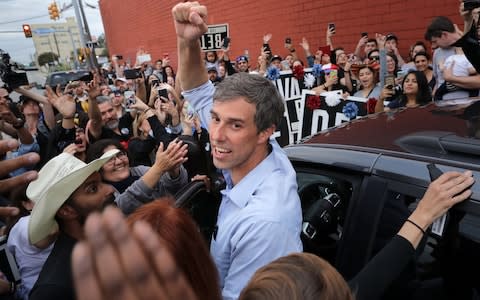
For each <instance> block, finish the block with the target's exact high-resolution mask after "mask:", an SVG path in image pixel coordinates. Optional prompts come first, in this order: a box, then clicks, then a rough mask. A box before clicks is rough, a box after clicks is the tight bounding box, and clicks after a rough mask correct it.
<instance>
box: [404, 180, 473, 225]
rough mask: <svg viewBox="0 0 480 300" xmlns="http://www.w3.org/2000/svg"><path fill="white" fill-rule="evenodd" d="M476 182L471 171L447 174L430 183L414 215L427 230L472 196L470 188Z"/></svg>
mask: <svg viewBox="0 0 480 300" xmlns="http://www.w3.org/2000/svg"><path fill="white" fill-rule="evenodd" d="M474 182H475V180H474V179H473V177H472V172H471V171H466V172H464V173H460V172H446V173H444V174H442V175H441V176H440V177H438V178H437V179H436V180H435V181H433V182H432V183H430V185H429V187H428V189H427V191H426V192H425V195H424V196H423V198H422V200H421V201H420V202H419V203H418V206H417V208H416V209H415V211H414V212H413V213H412V217H414V218H415V220H417V222H418V223H419V225H420V226H422V228H427V227H428V226H430V224H431V223H432V222H433V221H435V220H436V219H437V218H438V217H440V216H442V215H443V214H444V213H446V212H447V211H448V210H449V209H450V208H451V207H452V206H453V205H455V204H457V203H459V202H462V201H464V200H465V199H467V198H468V197H470V195H471V194H472V191H471V190H470V189H469V187H470V186H471V185H472V184H473V183H474Z"/></svg>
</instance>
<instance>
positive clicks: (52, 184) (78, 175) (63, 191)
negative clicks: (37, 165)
mask: <svg viewBox="0 0 480 300" xmlns="http://www.w3.org/2000/svg"><path fill="white" fill-rule="evenodd" d="M118 152H119V150H118V149H112V150H110V151H107V152H105V153H104V154H103V155H102V156H101V157H100V158H98V159H96V160H94V161H92V162H90V163H89V164H86V163H85V162H83V161H81V160H80V159H78V158H76V157H75V156H73V155H72V154H69V153H62V154H59V155H57V156H55V157H54V158H52V159H51V160H50V161H48V162H47V163H46V164H45V165H44V166H43V168H42V169H41V170H40V171H39V172H38V178H37V179H36V180H35V181H32V182H31V183H30V184H29V185H28V187H27V197H28V198H29V199H30V200H32V201H33V202H35V205H34V207H33V210H32V213H31V215H30V220H29V223H28V238H29V240H30V243H31V244H35V243H37V242H39V241H40V240H42V239H44V238H46V237H47V236H48V235H49V234H50V233H52V232H53V231H54V229H55V228H56V227H58V224H57V222H56V221H55V214H56V213H57V211H58V210H59V209H60V207H61V206H62V205H63V203H65V201H67V199H68V197H70V195H71V194H72V193H73V192H74V191H75V190H76V189H77V188H78V187H79V186H80V185H81V184H82V183H83V182H84V181H85V180H86V179H87V178H88V176H90V175H91V174H92V173H94V172H95V171H98V170H99V169H100V168H101V167H102V166H103V164H105V163H106V162H107V161H108V160H109V159H110V158H112V157H113V156H114V155H115V154H117V153H118Z"/></svg>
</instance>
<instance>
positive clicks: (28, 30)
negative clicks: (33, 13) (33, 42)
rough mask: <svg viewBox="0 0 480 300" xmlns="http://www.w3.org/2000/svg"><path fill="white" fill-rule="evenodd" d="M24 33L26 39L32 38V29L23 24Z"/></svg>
mask: <svg viewBox="0 0 480 300" xmlns="http://www.w3.org/2000/svg"><path fill="white" fill-rule="evenodd" d="M22 28H23V33H24V34H25V37H26V38H31V37H32V28H30V25H28V24H23V25H22Z"/></svg>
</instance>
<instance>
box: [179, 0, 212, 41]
mask: <svg viewBox="0 0 480 300" xmlns="http://www.w3.org/2000/svg"><path fill="white" fill-rule="evenodd" d="M172 15H173V20H174V23H175V30H176V33H177V36H178V37H179V38H183V39H185V40H187V41H192V42H193V41H196V40H198V39H199V38H200V37H201V36H202V35H203V34H204V33H205V32H207V8H206V7H205V6H203V5H200V4H198V2H183V3H178V4H177V5H175V6H174V7H173V8H172Z"/></svg>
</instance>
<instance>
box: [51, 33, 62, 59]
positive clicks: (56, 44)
mask: <svg viewBox="0 0 480 300" xmlns="http://www.w3.org/2000/svg"><path fill="white" fill-rule="evenodd" d="M53 40H54V41H55V46H56V47H57V54H58V58H60V56H61V55H60V49H58V41H57V36H56V35H55V31H54V32H53Z"/></svg>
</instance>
